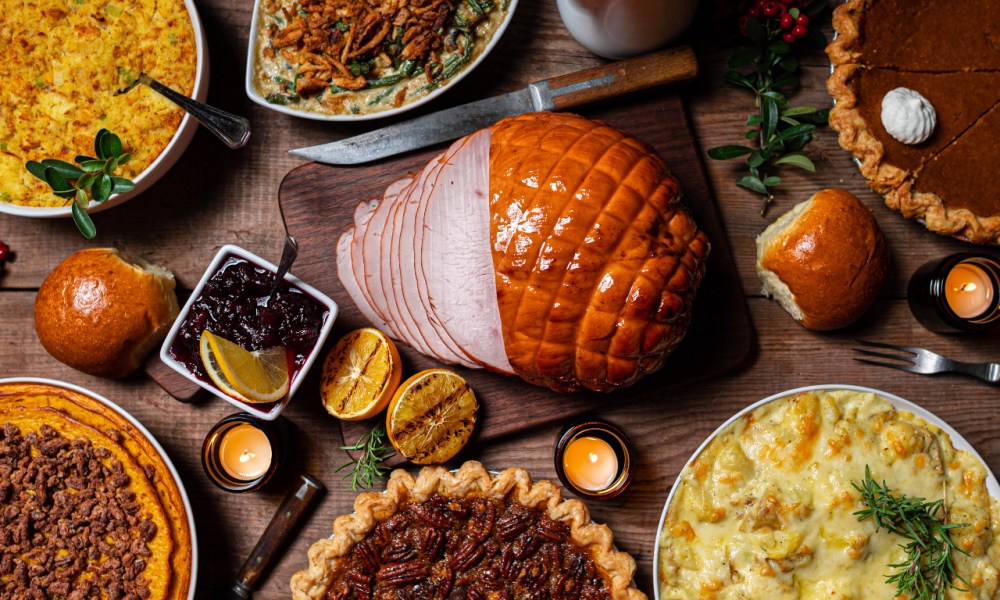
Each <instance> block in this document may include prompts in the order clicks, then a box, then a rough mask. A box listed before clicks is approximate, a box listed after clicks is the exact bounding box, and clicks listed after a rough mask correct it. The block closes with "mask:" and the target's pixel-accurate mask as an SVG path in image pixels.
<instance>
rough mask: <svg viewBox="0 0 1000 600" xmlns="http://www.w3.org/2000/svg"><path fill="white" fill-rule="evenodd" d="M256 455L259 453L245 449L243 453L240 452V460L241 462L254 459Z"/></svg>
mask: <svg viewBox="0 0 1000 600" xmlns="http://www.w3.org/2000/svg"><path fill="white" fill-rule="evenodd" d="M256 456H257V455H256V454H254V453H253V452H250V451H249V450H244V451H243V454H240V462H241V463H246V462H249V461H251V460H253V459H254V458H256Z"/></svg>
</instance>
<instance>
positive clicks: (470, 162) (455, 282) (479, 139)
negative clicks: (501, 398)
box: [417, 130, 513, 374]
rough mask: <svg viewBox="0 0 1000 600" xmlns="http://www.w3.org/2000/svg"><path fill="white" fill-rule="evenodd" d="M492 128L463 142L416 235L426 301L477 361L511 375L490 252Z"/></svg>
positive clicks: (433, 193)
mask: <svg viewBox="0 0 1000 600" xmlns="http://www.w3.org/2000/svg"><path fill="white" fill-rule="evenodd" d="M489 152H490V132H489V130H482V131H478V132H476V133H474V134H472V135H471V136H468V138H467V139H465V140H464V141H463V144H462V146H461V149H460V151H459V152H457V153H456V154H455V156H454V157H453V159H452V160H450V161H448V163H447V164H445V166H444V169H443V170H442V172H441V174H440V176H439V178H438V180H437V182H436V185H434V186H433V188H432V190H431V195H430V196H429V197H428V198H427V207H426V212H425V213H424V217H423V228H422V231H423V235H420V236H418V242H417V244H418V246H417V247H418V248H420V261H421V265H422V268H421V269H420V270H419V272H418V273H419V274H422V275H423V276H424V278H425V282H424V283H425V285H426V290H427V293H426V299H427V301H428V303H429V304H428V305H429V306H430V308H431V310H432V311H433V313H434V314H435V315H436V316H437V318H438V321H439V322H440V323H441V324H442V325H443V326H444V327H445V329H446V330H447V332H448V335H449V336H450V337H451V338H452V339H453V340H454V341H455V342H456V343H457V344H458V346H459V347H460V348H462V349H463V350H464V351H465V353H466V354H468V355H469V356H472V357H474V358H475V360H476V362H478V363H480V364H482V365H484V366H486V367H487V368H489V369H491V370H493V371H497V372H500V373H506V374H513V369H512V367H511V365H510V362H509V361H508V360H507V353H506V349H505V347H504V341H503V329H502V325H501V322H500V309H499V306H498V304H497V288H496V276H495V270H494V266H493V253H492V251H491V248H490V204H489V179H490V178H489Z"/></svg>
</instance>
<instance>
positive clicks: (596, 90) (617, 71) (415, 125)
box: [289, 46, 698, 165]
mask: <svg viewBox="0 0 1000 600" xmlns="http://www.w3.org/2000/svg"><path fill="white" fill-rule="evenodd" d="M697 74H698V61H697V60H696V59H695V56H694V51H692V50H691V47H690V46H681V47H678V48H670V49H667V50H661V51H659V52H654V53H652V54H646V55H643V56H639V57H636V58H630V59H627V60H623V61H619V62H614V63H610V64H607V65H602V66H600V67H594V68H592V69H586V70H583V71H577V72H575V73H570V74H568V75H560V76H558V77H553V78H551V79H545V80H543V81H536V82H535V83H532V84H529V85H528V87H526V88H524V89H522V90H518V91H516V92H510V93H509V94H504V95H502V96H495V97H493V98H486V99H484V100H478V101H476V102H470V103H469V104H463V105H461V106H456V107H453V108H448V109H445V110H441V111H438V112H434V113H430V114H427V115H423V116H421V117H417V118H416V119H411V120H409V121H402V122H400V123H396V124H394V125H389V126H388V127H383V128H381V129H376V130H374V131H370V132H368V133H363V134H361V135H356V136H354V137H350V138H347V139H343V140H340V141H336V142H331V143H329V144H322V145H319V146H311V147H308V148H297V149H295V150H290V151H289V152H291V153H292V154H294V155H295V156H301V157H302V158H307V159H309V160H314V161H316V162H321V163H327V164H331V165H356V164H361V163H366V162H371V161H373V160H377V159H380V158H385V157H386V156H394V155H396V154H401V153H403V152H408V151H410V150H416V149H417V148H424V147H426V146H431V145H434V144H437V143H439V142H445V141H448V140H453V139H456V138H459V137H461V136H463V135H466V134H469V133H472V132H473V131H477V130H479V129H482V128H484V127H489V126H490V125H493V124H494V123H496V122H497V121H499V120H500V119H503V118H504V117H510V116H514V115H520V114H523V113H526V112H532V111H537V110H564V109H567V108H573V107H576V106H580V105H582V104H588V103H591V102H596V101H599V100H605V99H608V98H612V97H615V96H618V95H621V94H625V93H628V92H637V91H641V90H645V89H648V88H651V87H654V86H658V85H662V84H665V83H674V82H680V81H686V80H688V79H692V78H694V76H695V75H697Z"/></svg>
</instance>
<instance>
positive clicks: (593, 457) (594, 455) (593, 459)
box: [587, 452, 601, 464]
mask: <svg viewBox="0 0 1000 600" xmlns="http://www.w3.org/2000/svg"><path fill="white" fill-rule="evenodd" d="M587 458H589V459H590V462H592V463H595V464H596V463H597V461H598V460H600V458H601V457H599V456H597V453H595V452H591V453H589V454H588V455H587Z"/></svg>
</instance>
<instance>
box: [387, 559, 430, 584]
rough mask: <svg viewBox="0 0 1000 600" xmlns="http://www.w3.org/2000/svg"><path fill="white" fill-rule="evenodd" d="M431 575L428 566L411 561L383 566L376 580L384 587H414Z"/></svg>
mask: <svg viewBox="0 0 1000 600" xmlns="http://www.w3.org/2000/svg"><path fill="white" fill-rule="evenodd" d="M430 574H431V572H430V569H428V568H427V565H425V564H424V563H422V562H420V561H416V560H411V561H407V562H398V563H390V564H387V565H382V568H380V569H379V570H378V574H377V575H375V579H376V580H377V581H378V582H379V583H381V584H383V585H412V584H414V583H420V582H421V581H423V580H425V579H427V576H428V575H430Z"/></svg>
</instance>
